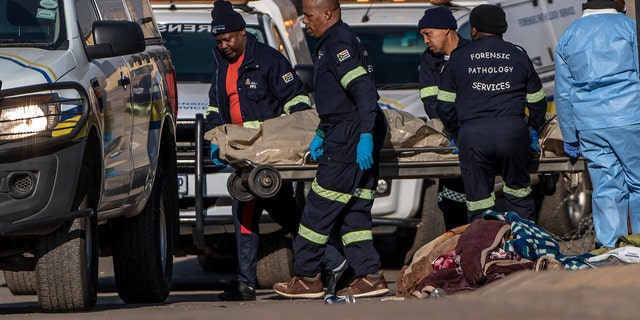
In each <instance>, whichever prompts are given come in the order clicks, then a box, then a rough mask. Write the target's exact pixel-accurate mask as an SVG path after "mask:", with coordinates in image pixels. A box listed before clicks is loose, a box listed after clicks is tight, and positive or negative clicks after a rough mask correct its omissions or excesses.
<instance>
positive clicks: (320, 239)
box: [298, 224, 329, 244]
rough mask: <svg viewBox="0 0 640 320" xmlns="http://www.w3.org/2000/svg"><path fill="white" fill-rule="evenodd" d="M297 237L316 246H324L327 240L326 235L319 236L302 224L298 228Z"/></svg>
mask: <svg viewBox="0 0 640 320" xmlns="http://www.w3.org/2000/svg"><path fill="white" fill-rule="evenodd" d="M298 236H299V237H303V238H305V239H307V240H309V241H311V242H313V243H317V244H325V243H327V241H328V240H329V236H328V235H323V234H319V233H317V232H315V231H313V230H311V229H309V228H307V227H305V226H303V225H302V224H300V226H299V227H298Z"/></svg>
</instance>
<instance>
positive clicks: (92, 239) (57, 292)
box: [35, 166, 98, 312]
mask: <svg viewBox="0 0 640 320" xmlns="http://www.w3.org/2000/svg"><path fill="white" fill-rule="evenodd" d="M78 181H79V184H78V187H77V190H76V195H75V198H74V202H73V207H72V208H73V209H74V210H76V209H83V208H89V207H90V208H93V209H94V214H93V215H91V216H89V217H83V218H77V219H75V220H74V221H68V222H66V223H64V224H63V225H62V226H61V227H59V228H58V229H57V230H55V231H54V232H52V233H50V234H48V235H46V236H42V237H39V238H38V240H37V244H36V258H37V262H36V269H35V274H36V279H37V292H38V301H39V302H40V306H41V307H42V308H43V309H44V310H45V311H47V312H74V311H88V310H91V309H92V308H93V307H94V306H95V304H96V301H97V298H98V290H97V287H98V218H97V214H96V213H95V212H96V210H95V209H96V206H97V201H96V199H97V193H96V192H95V191H94V190H95V186H94V181H93V179H92V176H91V174H90V171H89V170H88V168H87V167H85V166H83V168H82V171H81V173H80V179H79V180H78Z"/></svg>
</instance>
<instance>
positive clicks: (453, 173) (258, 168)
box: [227, 147, 586, 201]
mask: <svg viewBox="0 0 640 320" xmlns="http://www.w3.org/2000/svg"><path fill="white" fill-rule="evenodd" d="M454 149H455V148H454V147H419V148H394V149H382V150H381V159H385V157H384V156H383V155H384V154H398V153H414V154H415V153H420V152H451V151H453V150H454ZM304 159H305V161H304V162H303V163H302V164H273V165H270V164H258V163H255V162H253V161H251V160H249V159H238V160H233V161H230V162H229V165H230V166H232V167H233V168H234V169H235V171H234V172H233V173H232V174H231V175H230V176H229V178H228V180H227V190H228V191H229V194H230V195H231V196H232V197H233V198H235V199H237V200H240V201H249V200H251V199H253V198H254V197H259V198H270V197H273V196H274V195H276V194H277V193H278V191H279V190H280V187H281V186H282V182H283V181H309V180H313V178H314V177H315V173H316V169H317V167H318V166H317V165H316V164H315V163H313V162H311V161H310V155H309V153H307V154H305V157H304ZM584 170H586V163H585V160H584V159H583V158H578V159H573V158H569V157H567V156H554V157H535V158H533V159H532V160H531V162H530V164H529V172H530V173H532V174H561V173H579V172H582V171H584ZM380 177H381V178H391V179H438V178H454V177H460V162H459V161H458V160H433V161H388V162H385V161H384V160H381V162H380Z"/></svg>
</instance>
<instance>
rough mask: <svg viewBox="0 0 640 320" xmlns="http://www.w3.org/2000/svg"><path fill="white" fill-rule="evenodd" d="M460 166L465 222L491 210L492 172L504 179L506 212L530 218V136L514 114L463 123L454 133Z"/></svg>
mask: <svg viewBox="0 0 640 320" xmlns="http://www.w3.org/2000/svg"><path fill="white" fill-rule="evenodd" d="M456 142H457V143H458V148H459V150H460V153H459V156H460V169H461V171H462V179H463V181H464V189H465V191H466V192H467V209H468V213H469V221H473V220H475V219H478V218H480V217H481V216H482V212H484V211H485V210H487V209H493V208H494V206H495V195H494V194H493V190H494V184H495V175H496V174H501V175H502V178H503V180H504V189H503V193H504V196H505V200H506V206H507V210H508V211H513V212H516V213H517V214H518V215H519V216H520V217H522V218H524V219H528V220H532V219H533V218H534V214H535V207H534V201H533V199H532V198H531V196H530V193H531V186H530V183H531V180H530V177H529V169H528V167H529V161H530V159H531V151H530V149H529V148H530V145H531V135H530V133H529V128H528V126H527V124H526V123H525V122H524V120H523V119H521V118H518V117H501V118H484V119H477V120H473V121H467V122H463V123H462V124H461V125H460V130H459V133H458V141H456Z"/></svg>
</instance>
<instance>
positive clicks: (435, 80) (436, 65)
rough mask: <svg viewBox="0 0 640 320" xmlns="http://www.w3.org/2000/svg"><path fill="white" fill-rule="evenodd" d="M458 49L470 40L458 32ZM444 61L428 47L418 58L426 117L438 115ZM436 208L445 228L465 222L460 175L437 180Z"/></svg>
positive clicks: (464, 197) (421, 93)
mask: <svg viewBox="0 0 640 320" xmlns="http://www.w3.org/2000/svg"><path fill="white" fill-rule="evenodd" d="M458 39H459V40H458V46H457V47H456V49H455V50H457V49H458V48H461V47H464V46H466V45H467V44H469V43H471V41H470V40H468V39H465V38H463V37H462V36H460V35H458ZM446 61H448V59H445V56H444V55H441V54H434V53H433V52H431V51H430V50H429V49H426V50H424V53H422V58H421V59H420V70H419V72H418V81H419V82H420V99H422V103H423V104H424V111H425V112H426V113H427V116H429V119H435V118H438V114H437V113H436V102H437V99H436V98H437V97H438V84H439V83H440V72H441V71H442V67H443V66H444V63H445V62H446ZM438 180H439V181H438V207H439V208H440V210H441V211H442V214H443V217H444V226H445V228H446V229H447V230H449V229H453V228H455V227H457V226H461V225H463V224H466V223H467V219H468V218H467V205H466V199H467V196H466V195H465V192H464V182H463V180H462V178H440V179H438Z"/></svg>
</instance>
